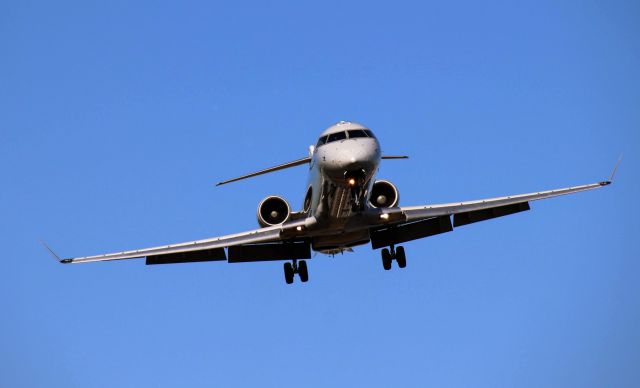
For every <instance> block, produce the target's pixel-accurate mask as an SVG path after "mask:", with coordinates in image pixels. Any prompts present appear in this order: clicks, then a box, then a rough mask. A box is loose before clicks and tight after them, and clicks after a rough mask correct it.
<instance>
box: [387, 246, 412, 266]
mask: <svg viewBox="0 0 640 388" xmlns="http://www.w3.org/2000/svg"><path fill="white" fill-rule="evenodd" d="M393 260H395V261H396V263H398V267H399V268H404V267H406V266H407V256H406V255H405V253H404V248H403V247H398V248H397V249H396V248H395V247H394V246H393V245H392V246H391V247H390V249H387V248H384V249H383V250H382V267H383V268H384V269H385V271H388V270H390V269H391V262H392V261H393Z"/></svg>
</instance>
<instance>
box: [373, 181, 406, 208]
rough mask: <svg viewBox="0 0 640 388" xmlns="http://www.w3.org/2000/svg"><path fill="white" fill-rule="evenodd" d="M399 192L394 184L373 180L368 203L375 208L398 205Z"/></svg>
mask: <svg viewBox="0 0 640 388" xmlns="http://www.w3.org/2000/svg"><path fill="white" fill-rule="evenodd" d="M398 202H400V194H399V193H398V189H397V188H396V186H395V185H394V184H393V183H391V182H389V181H384V180H379V181H375V182H374V183H373V187H372V188H371V195H370V196H369V203H370V204H371V206H373V207H376V208H388V207H394V206H398Z"/></svg>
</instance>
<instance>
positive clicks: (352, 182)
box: [347, 178, 356, 186]
mask: <svg viewBox="0 0 640 388" xmlns="http://www.w3.org/2000/svg"><path fill="white" fill-rule="evenodd" d="M347 183H349V186H355V185H356V180H355V179H354V178H349V180H348V181H347Z"/></svg>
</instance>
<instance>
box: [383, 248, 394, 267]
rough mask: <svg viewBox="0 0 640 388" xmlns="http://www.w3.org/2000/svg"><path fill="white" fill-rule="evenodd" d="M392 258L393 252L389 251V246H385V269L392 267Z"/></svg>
mask: <svg viewBox="0 0 640 388" xmlns="http://www.w3.org/2000/svg"><path fill="white" fill-rule="evenodd" d="M392 260H393V258H392V257H391V253H389V250H388V249H387V248H384V249H383V250H382V266H383V267H384V269H385V271H388V270H390V269H391V261H392Z"/></svg>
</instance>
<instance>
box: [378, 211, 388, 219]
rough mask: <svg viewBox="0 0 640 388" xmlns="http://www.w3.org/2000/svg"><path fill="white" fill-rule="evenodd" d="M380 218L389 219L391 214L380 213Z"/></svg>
mask: <svg viewBox="0 0 640 388" xmlns="http://www.w3.org/2000/svg"><path fill="white" fill-rule="evenodd" d="M380 219H381V220H388V219H389V215H388V214H387V213H385V214H380Z"/></svg>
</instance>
